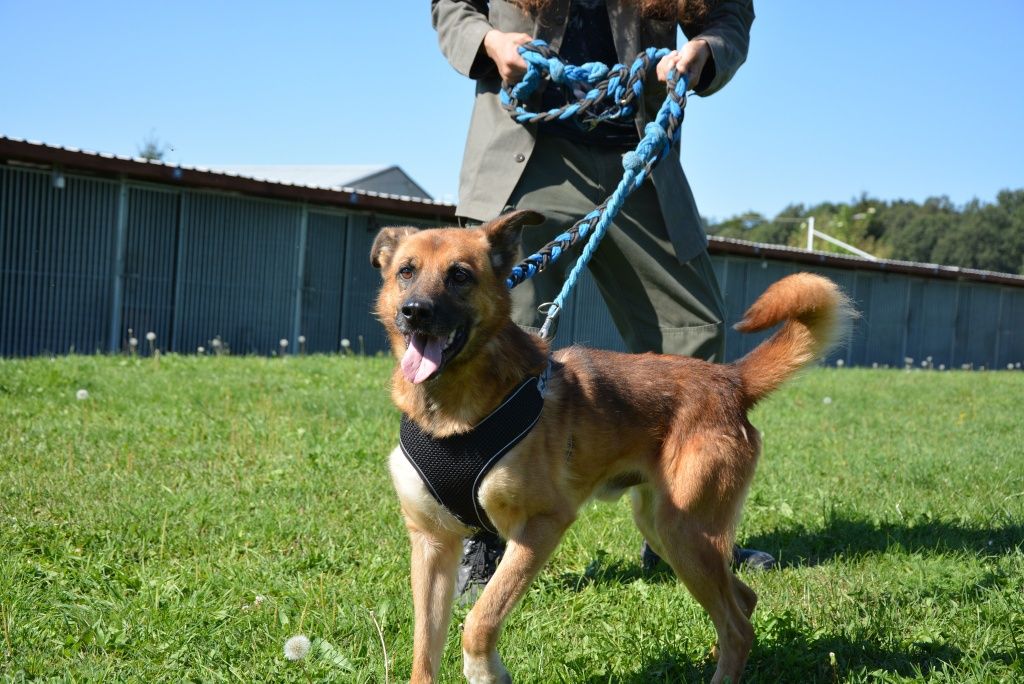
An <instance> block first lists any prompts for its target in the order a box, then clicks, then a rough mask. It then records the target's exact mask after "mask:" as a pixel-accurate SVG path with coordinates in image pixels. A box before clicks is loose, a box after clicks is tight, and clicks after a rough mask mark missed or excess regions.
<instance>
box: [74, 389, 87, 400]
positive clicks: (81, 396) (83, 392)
mask: <svg viewBox="0 0 1024 684" xmlns="http://www.w3.org/2000/svg"><path fill="white" fill-rule="evenodd" d="M88 398H89V390H87V389H80V390H78V391H77V392H75V399H78V401H85V400H86V399H88Z"/></svg>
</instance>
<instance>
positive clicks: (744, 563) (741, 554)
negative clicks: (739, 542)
mask: <svg viewBox="0 0 1024 684" xmlns="http://www.w3.org/2000/svg"><path fill="white" fill-rule="evenodd" d="M732 564H733V565H735V566H736V567H737V568H746V569H747V570H771V569H772V568H774V567H775V558H774V557H773V556H772V555H771V554H770V553H767V552H765V551H758V550H757V549H741V548H740V547H738V546H734V547H732Z"/></svg>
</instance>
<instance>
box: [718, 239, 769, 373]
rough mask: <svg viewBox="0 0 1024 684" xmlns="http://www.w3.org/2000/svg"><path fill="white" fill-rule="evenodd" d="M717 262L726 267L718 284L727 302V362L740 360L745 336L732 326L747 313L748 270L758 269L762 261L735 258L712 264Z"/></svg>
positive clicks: (726, 258)
mask: <svg viewBox="0 0 1024 684" xmlns="http://www.w3.org/2000/svg"><path fill="white" fill-rule="evenodd" d="M715 262H720V263H722V264H723V266H724V267H723V268H722V273H723V275H722V276H719V278H718V284H719V286H720V287H721V288H722V297H723V299H724V300H725V327H726V333H725V358H726V359H727V360H731V359H738V358H740V357H741V356H743V349H744V340H743V338H744V337H745V335H742V334H740V333H738V332H736V331H734V330H732V329H731V326H732V325H733V324H734V323H736V321H738V320H739V319H740V316H742V315H743V312H744V311H746V308H745V306H746V304H747V268H748V267H750V266H753V267H758V266H759V265H760V260H757V261H754V260H750V259H739V258H735V257H716V258H712V263H715ZM737 312H738V313H737Z"/></svg>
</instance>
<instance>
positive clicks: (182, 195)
mask: <svg viewBox="0 0 1024 684" xmlns="http://www.w3.org/2000/svg"><path fill="white" fill-rule="evenodd" d="M188 210H189V202H188V192H187V191H185V190H181V191H179V193H178V225H177V226H176V231H177V232H176V233H175V243H174V268H173V269H172V271H171V274H172V275H171V277H173V278H174V282H173V284H172V289H171V293H172V294H171V297H172V299H171V343H170V346H169V347H168V348H167V351H170V352H173V351H178V338H179V337H180V330H181V307H182V299H183V296H184V290H185V278H184V275H183V274H182V272H181V270H182V268H183V265H184V263H185V260H184V258H183V256H184V255H183V252H184V250H185V232H186V231H187V229H188Z"/></svg>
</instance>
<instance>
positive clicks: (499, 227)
mask: <svg viewBox="0 0 1024 684" xmlns="http://www.w3.org/2000/svg"><path fill="white" fill-rule="evenodd" d="M541 223H544V215H543V214H540V213H537V212H536V211H512V212H509V213H507V214H502V215H501V216H499V217H498V218H496V219H494V220H492V221H488V222H487V223H485V224H484V225H482V226H481V228H482V229H483V231H484V233H485V234H486V235H487V240H488V242H490V243H491V266H492V267H493V268H494V271H495V273H499V274H501V275H506V274H507V273H508V272H509V271H511V270H512V266H513V264H512V262H513V261H515V258H516V252H517V251H518V249H519V241H520V239H521V237H522V230H523V226H536V225H539V224H541Z"/></svg>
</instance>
